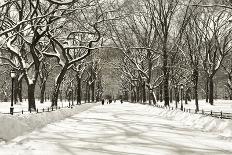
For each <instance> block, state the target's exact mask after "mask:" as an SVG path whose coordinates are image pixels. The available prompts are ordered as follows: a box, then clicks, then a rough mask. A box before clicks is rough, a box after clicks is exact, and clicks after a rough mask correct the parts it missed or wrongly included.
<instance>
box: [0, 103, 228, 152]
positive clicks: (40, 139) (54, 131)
mask: <svg viewBox="0 0 232 155" xmlns="http://www.w3.org/2000/svg"><path fill="white" fill-rule="evenodd" d="M167 111H168V110H167ZM172 112H174V111H172ZM178 113H179V111H178ZM181 113H182V112H181ZM160 114H163V115H162V117H160V116H159V115H160ZM167 114H168V112H166V114H165V112H164V111H163V109H158V108H155V107H152V106H148V105H140V104H128V103H123V104H120V103H119V102H116V103H115V104H110V105H104V106H102V105H99V106H95V107H92V108H90V109H88V110H86V111H84V112H82V113H79V114H77V115H74V116H72V117H70V118H67V119H65V120H63V121H60V122H56V123H51V124H49V125H47V126H46V127H44V128H42V129H40V130H36V131H34V132H32V133H30V134H27V135H24V136H20V137H18V138H16V139H14V140H12V141H10V142H8V143H6V144H1V145H0V153H1V154H4V155H15V154H17V155H75V154H77V155H82V154H83V155H109V154H112V155H129V154H133V155H145V154H146V155H154V154H155V155H210V154H213V155H231V154H232V147H231V146H232V142H231V141H230V140H228V139H227V140H225V139H223V138H222V137H219V136H217V135H216V134H215V133H212V132H205V131H202V130H198V129H195V128H192V126H186V125H185V124H183V123H182V122H181V121H180V120H171V119H167V118H164V117H165V116H166V115H167ZM177 115H178V116H179V117H180V116H181V115H180V114H177ZM170 117H171V116H170ZM182 119H183V118H182Z"/></svg>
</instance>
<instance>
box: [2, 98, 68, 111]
mask: <svg viewBox="0 0 232 155" xmlns="http://www.w3.org/2000/svg"><path fill="white" fill-rule="evenodd" d="M10 105H11V103H10V102H0V113H9V112H10ZM68 105H69V102H67V101H66V102H65V101H63V102H58V106H60V107H65V106H68ZM48 107H51V102H50V101H47V102H44V103H40V101H39V100H36V108H38V109H43V108H45V109H47V108H48ZM22 110H23V111H27V110H28V103H27V101H26V100H24V101H23V102H18V103H17V104H14V112H21V111H22Z"/></svg>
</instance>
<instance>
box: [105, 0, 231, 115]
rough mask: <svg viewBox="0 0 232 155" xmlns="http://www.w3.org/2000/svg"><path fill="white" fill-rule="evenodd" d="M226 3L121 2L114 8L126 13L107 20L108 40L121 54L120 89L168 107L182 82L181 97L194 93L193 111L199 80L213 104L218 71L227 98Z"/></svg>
mask: <svg viewBox="0 0 232 155" xmlns="http://www.w3.org/2000/svg"><path fill="white" fill-rule="evenodd" d="M230 4H231V3H230V2H227V1H222V2H216V1H194V0H189V1H181V0H138V1H136V2H135V1H130V0H127V1H125V3H124V8H123V9H121V10H120V12H118V13H119V14H126V17H125V18H123V19H121V20H120V23H118V22H116V21H113V22H111V23H110V25H109V27H111V29H110V34H111V35H110V36H111V39H112V40H113V41H114V44H115V45H116V46H117V47H118V49H119V50H120V51H121V52H122V53H123V57H122V60H121V61H122V63H121V66H120V70H121V71H122V74H123V76H121V78H122V87H123V91H127V92H131V95H130V96H131V98H132V99H131V100H132V101H135V100H137V101H139V100H140V101H143V102H145V101H146V100H147V99H148V100H149V103H151V102H152V101H153V103H154V104H155V103H156V101H157V99H164V104H165V106H169V102H170V101H172V99H173V98H175V99H176V100H177V101H178V100H179V87H180V86H181V85H183V86H184V91H185V97H186V99H187V98H189V96H192V95H191V94H193V96H194V99H195V104H196V110H197V111H198V110H199V106H198V91H199V89H200V88H199V83H201V84H203V85H204V86H201V88H203V89H204V90H205V94H206V101H207V102H209V103H210V104H211V105H213V101H214V89H215V88H214V78H215V76H217V74H223V75H224V76H227V80H228V81H227V83H226V87H227V89H228V93H229V94H230V97H231V99H232V89H231V83H232V81H231V73H232V72H231V58H232V51H231V48H232V44H231V43H232V34H231V28H232V23H231V19H232V18H231V17H232V14H231V7H230ZM204 83H205V84H204ZM146 92H148V96H146ZM191 92H192V93H191ZM190 93H191V94H190ZM146 97H147V99H146Z"/></svg>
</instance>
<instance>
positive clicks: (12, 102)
mask: <svg viewBox="0 0 232 155" xmlns="http://www.w3.org/2000/svg"><path fill="white" fill-rule="evenodd" d="M10 77H11V79H12V87H11V106H10V114H11V115H13V113H14V106H13V105H14V79H15V77H16V72H15V70H11V72H10Z"/></svg>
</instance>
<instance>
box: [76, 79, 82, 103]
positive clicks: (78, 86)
mask: <svg viewBox="0 0 232 155" xmlns="http://www.w3.org/2000/svg"><path fill="white" fill-rule="evenodd" d="M76 78H77V104H81V78H80V77H79V75H78V76H76Z"/></svg>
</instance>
